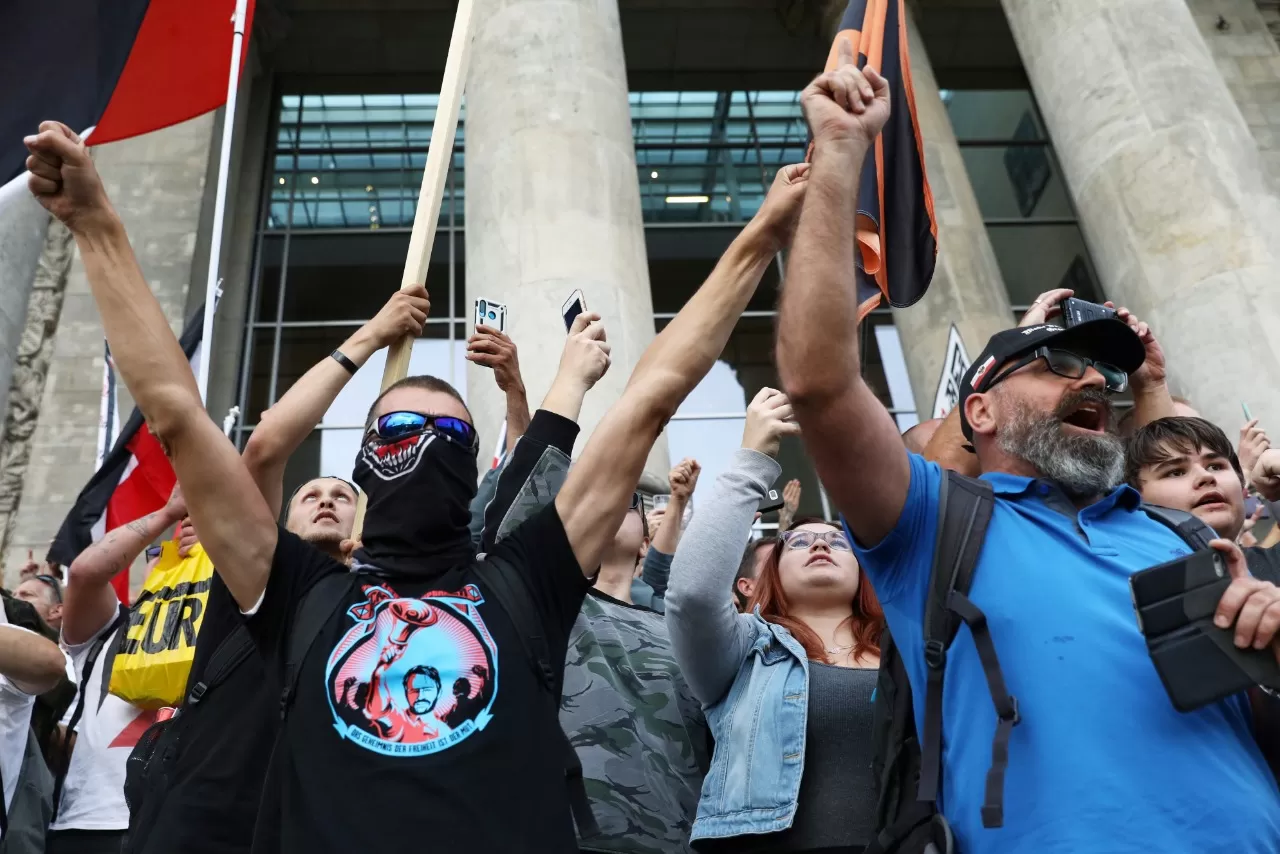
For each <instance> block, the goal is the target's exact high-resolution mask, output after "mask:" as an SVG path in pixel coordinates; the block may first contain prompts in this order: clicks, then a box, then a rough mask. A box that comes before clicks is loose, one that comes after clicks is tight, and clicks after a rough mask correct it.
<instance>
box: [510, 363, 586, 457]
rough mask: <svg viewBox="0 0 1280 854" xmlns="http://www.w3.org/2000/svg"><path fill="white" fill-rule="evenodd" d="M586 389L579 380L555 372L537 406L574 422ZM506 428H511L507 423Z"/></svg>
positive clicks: (579, 411)
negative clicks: (545, 393)
mask: <svg viewBox="0 0 1280 854" xmlns="http://www.w3.org/2000/svg"><path fill="white" fill-rule="evenodd" d="M587 390H588V389H587V386H586V385H585V384H584V383H582V382H581V381H580V380H578V379H576V378H574V377H568V376H563V375H561V374H557V375H556V378H555V379H554V380H552V381H551V388H549V389H547V396H546V397H544V398H543V399H542V406H540V407H538V408H539V409H545V410H547V411H548V412H554V413H555V414H556V415H559V416H560V417H561V418H567V419H569V420H570V421H573V422H575V423H576V422H577V420H578V417H579V416H581V415H582V401H583V398H585V397H586V396H587ZM507 429H508V430H509V429H511V425H509V424H508V425H507ZM511 445H512V442H511V441H510V440H508V442H507V446H508V447H511Z"/></svg>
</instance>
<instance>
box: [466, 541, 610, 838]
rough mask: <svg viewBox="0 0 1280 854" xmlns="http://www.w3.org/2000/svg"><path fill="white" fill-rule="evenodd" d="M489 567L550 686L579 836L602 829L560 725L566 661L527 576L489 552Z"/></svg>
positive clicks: (537, 672)
mask: <svg viewBox="0 0 1280 854" xmlns="http://www.w3.org/2000/svg"><path fill="white" fill-rule="evenodd" d="M483 565H485V566H487V567H488V568H489V571H488V572H486V573H484V580H485V586H486V589H487V590H488V591H489V592H490V593H492V594H493V598H494V599H495V600H496V601H497V603H498V605H499V606H500V607H501V608H502V610H503V611H506V613H507V616H508V617H510V618H511V622H512V624H513V625H514V626H515V629H516V634H517V635H519V637H520V642H521V644H522V645H523V646H524V652H525V657H526V658H527V659H528V661H529V666H530V667H532V668H533V673H534V676H535V677H536V678H537V679H538V682H539V683H540V684H541V685H542V687H543V688H544V689H545V690H546V692H547V694H548V696H549V697H550V698H551V702H552V704H553V705H552V712H553V714H554V720H556V721H557V727H556V728H557V729H558V730H559V733H560V739H561V741H563V742H564V745H563V753H564V766H565V782H566V783H567V785H568V787H569V806H570V807H571V808H572V810H573V820H574V822H576V823H577V825H578V836H579V838H584V839H585V838H588V837H591V836H596V835H598V834H599V833H600V828H599V826H598V825H597V824H596V819H595V815H594V814H593V813H592V812H591V801H590V800H589V799H588V798H587V786H586V783H585V781H584V780H583V779H582V760H581V759H579V758H578V751H576V750H574V749H573V745H572V744H571V743H570V742H569V737H568V736H567V735H565V732H564V730H563V729H562V728H560V727H559V723H558V722H559V719H560V692H561V688H562V686H563V683H564V664H563V662H561V663H560V665H559V666H558V667H557V666H556V663H555V662H553V661H552V660H551V647H550V645H549V644H548V642H547V638H546V636H545V635H544V634H543V628H542V620H541V619H540V618H539V617H538V615H537V614H536V613H534V610H533V608H532V607H531V606H530V605H529V603H530V602H531V601H533V600H532V594H531V593H530V591H529V590H528V588H527V586H526V584H525V581H524V578H523V577H522V576H521V575H520V573H518V572H516V571H515V570H514V569H513V568H512V567H511V566H510V565H508V564H507V563H506V562H505V561H502V560H498V559H495V558H494V557H493V556H489V557H487V558H486V559H485V561H484V564H483Z"/></svg>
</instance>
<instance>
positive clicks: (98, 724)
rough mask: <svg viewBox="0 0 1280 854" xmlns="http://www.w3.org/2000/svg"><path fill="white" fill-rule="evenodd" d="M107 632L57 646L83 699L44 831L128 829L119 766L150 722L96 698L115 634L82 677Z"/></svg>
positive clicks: (113, 700)
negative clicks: (58, 796) (52, 816)
mask: <svg viewBox="0 0 1280 854" xmlns="http://www.w3.org/2000/svg"><path fill="white" fill-rule="evenodd" d="M113 619H114V615H113ZM110 627H111V624H110V623H107V624H106V625H104V626H103V627H102V628H101V629H99V630H98V631H97V632H96V633H94V635H93V637H91V638H89V639H88V640H87V641H85V642H84V643H80V644H75V645H74V646H72V645H69V644H66V643H64V644H63V649H65V650H66V651H67V654H68V655H70V656H71V660H72V661H73V662H74V663H75V666H76V684H78V685H79V686H80V690H81V691H83V692H85V694H86V696H85V703H84V712H83V713H82V714H81V716H80V722H79V723H78V724H76V743H75V746H74V747H73V748H72V749H71V766H70V767H69V768H68V769H67V779H66V782H64V783H63V784H62V806H61V808H60V809H59V810H58V818H57V820H55V821H54V823H53V824H52V825H51V826H50V828H49V829H50V830H126V829H127V828H128V827H129V806H128V804H126V803H125V800H124V770H125V762H126V760H128V758H129V753H130V752H132V750H133V747H134V745H136V744H137V743H138V739H139V738H140V737H141V736H142V734H143V733H144V732H146V730H147V727H149V726H151V724H152V722H153V721H154V720H155V713H154V712H148V711H144V710H143V709H139V708H138V707H137V706H131V705H129V704H128V703H126V702H125V701H124V700H121V699H120V698H119V697H117V696H115V695H114V694H107V695H106V697H105V698H104V697H103V696H102V678H103V674H102V671H103V669H104V668H105V667H106V666H107V661H108V660H109V659H110V657H111V656H110V655H108V654H107V653H108V651H109V650H110V649H111V648H112V646H113V645H114V644H115V643H116V637H115V635H116V634H117V633H118V632H119V629H117V630H116V631H115V632H113V633H112V636H111V637H109V638H107V641H106V643H105V644H103V646H102V651H101V652H100V653H98V658H97V660H96V661H95V662H94V664H93V672H92V673H85V672H84V666H85V663H86V659H87V658H88V656H89V649H90V647H92V646H93V642H94V641H95V640H97V639H98V637H99V636H100V635H101V634H102V633H103V632H105V631H107V630H108V629H109V628H110ZM77 702H79V698H77ZM72 708H73V709H74V708H75V704H74V703H73V704H72ZM67 714H68V715H70V714H71V712H70V711H68V713H67Z"/></svg>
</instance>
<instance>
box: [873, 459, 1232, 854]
mask: <svg viewBox="0 0 1280 854" xmlns="http://www.w3.org/2000/svg"><path fill="white" fill-rule="evenodd" d="M944 474H945V477H943V478H942V482H941V484H940V487H939V491H938V532H937V540H936V542H935V545H934V552H933V566H932V567H931V568H930V570H929V572H930V576H929V596H928V598H927V599H926V600H925V614H924V640H925V643H924V658H925V665H926V667H927V677H926V683H925V714H924V732H923V733H922V734H919V733H917V732H916V725H915V716H914V713H915V710H914V704H913V702H912V697H911V684H910V683H909V682H908V681H907V671H906V667H905V666H904V664H903V661H902V657H901V655H900V654H899V653H898V649H897V647H896V646H895V645H894V643H893V638H892V637H891V636H890V634H889V631H888V629H886V630H885V631H884V633H883V635H882V636H881V640H880V672H879V675H878V678H877V682H876V690H875V696H874V699H873V712H872V744H873V745H874V746H875V747H874V751H873V756H872V763H871V774H872V779H873V780H874V781H875V782H876V787H877V788H876V792H877V800H876V827H877V829H878V831H879V834H878V836H877V838H876V839H875V840H873V841H872V843H871V845H869V846H867V850H866V852H865V854H955V851H956V848H955V839H954V837H953V835H952V832H951V828H950V826H949V825H948V824H947V821H946V819H945V818H944V817H943V816H942V814H941V813H940V812H938V806H937V801H938V787H939V781H940V779H941V773H942V688H943V675H944V673H945V671H946V664H947V650H949V649H950V648H951V643H952V641H954V640H955V636H956V633H957V632H958V631H959V630H960V624H961V622H963V623H964V624H965V625H967V626H968V627H969V632H970V634H971V635H972V636H973V643H974V646H975V647H976V648H977V652H978V659H979V661H980V662H981V664H982V672H983V674H984V675H985V676H986V680H987V689H988V691H989V692H990V694H991V702H992V704H993V705H994V707H995V711H996V718H997V721H998V723H997V724H996V733H995V738H994V739H993V741H992V744H991V767H990V769H989V770H988V771H987V779H986V784H985V785H986V789H985V793H984V798H983V806H982V825H983V827H1001V826H1002V825H1003V824H1004V776H1005V770H1006V769H1007V767H1008V764H1009V739H1010V738H1011V737H1012V735H1013V728H1014V727H1015V726H1017V725H1018V723H1019V721H1020V720H1021V718H1020V716H1019V713H1018V699H1017V697H1015V696H1014V695H1013V694H1011V693H1009V689H1008V686H1006V685H1005V682H1004V674H1003V672H1002V671H1001V669H1000V659H999V657H998V656H997V654H996V648H995V644H994V642H993V641H992V638H991V632H990V631H989V630H988V628H987V618H986V615H984V614H983V613H982V610H981V609H980V608H978V607H977V606H976V605H974V604H973V602H972V601H971V600H970V599H969V596H968V594H969V589H970V587H971V586H972V584H973V573H974V569H975V568H976V567H977V564H978V555H979V553H980V552H981V551H982V543H983V539H984V538H985V536H986V533H987V525H988V523H989V522H990V521H991V512H992V510H993V509H994V507H995V495H994V493H993V492H992V489H991V485H990V484H989V483H987V482H986V481H983V480H977V479H974V478H969V477H965V476H964V475H961V474H958V473H956V472H953V471H950V470H944ZM1142 509H1143V510H1144V511H1145V512H1146V514H1147V515H1148V516H1150V517H1151V518H1152V519H1154V520H1156V521H1157V522H1160V523H1161V524H1163V525H1164V526H1166V527H1167V528H1169V529H1170V530H1172V531H1173V532H1174V533H1175V534H1177V535H1178V536H1179V537H1180V538H1181V539H1182V540H1183V542H1185V543H1186V544H1187V545H1188V546H1190V547H1191V549H1192V550H1193V551H1199V550H1201V549H1206V548H1208V547H1209V541H1210V540H1213V539H1216V537H1217V535H1216V534H1215V533H1214V532H1213V530H1212V529H1211V528H1210V527H1209V526H1208V525H1206V524H1205V523H1204V522H1201V521H1200V520H1199V519H1197V518H1196V517H1195V516H1193V515H1192V514H1190V513H1186V512H1184V511H1181V510H1170V509H1168V508H1165V507H1156V506H1154V505H1148V504H1144V505H1142Z"/></svg>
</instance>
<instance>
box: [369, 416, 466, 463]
mask: <svg viewBox="0 0 1280 854" xmlns="http://www.w3.org/2000/svg"><path fill="white" fill-rule="evenodd" d="M368 432H369V433H377V434H378V438H380V439H383V440H384V441H387V442H396V441H399V440H400V439H408V438H409V437H411V436H419V435H421V434H423V433H434V434H435V435H437V436H439V437H440V438H441V439H444V440H445V441H446V442H449V443H450V444H453V445H457V446H458V447H460V448H463V449H465V450H468V451H470V452H471V453H473V454H474V453H478V452H479V450H480V437H479V436H477V435H476V428H474V427H472V426H471V425H470V424H468V423H467V422H466V421H463V420H462V419H461V418H454V417H453V416H452V415H424V414H422V413H421V412H388V413H387V414H386V415H383V416H381V417H379V418H378V419H377V420H376V421H374V422H373V424H372V425H370V427H369V430H368Z"/></svg>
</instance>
